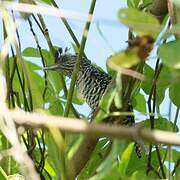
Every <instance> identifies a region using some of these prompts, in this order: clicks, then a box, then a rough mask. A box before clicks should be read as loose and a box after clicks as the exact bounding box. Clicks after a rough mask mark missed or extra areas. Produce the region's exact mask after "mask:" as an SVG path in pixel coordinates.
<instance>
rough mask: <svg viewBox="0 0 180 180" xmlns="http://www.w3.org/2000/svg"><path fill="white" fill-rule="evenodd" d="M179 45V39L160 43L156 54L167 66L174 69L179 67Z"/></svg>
mask: <svg viewBox="0 0 180 180" xmlns="http://www.w3.org/2000/svg"><path fill="white" fill-rule="evenodd" d="M179 47H180V40H179V39H178V40H175V41H171V42H168V43H166V44H163V45H160V46H159V48H158V56H159V57H160V58H161V59H162V61H163V62H164V64H165V65H167V66H168V67H170V68H174V69H180V51H179Z"/></svg>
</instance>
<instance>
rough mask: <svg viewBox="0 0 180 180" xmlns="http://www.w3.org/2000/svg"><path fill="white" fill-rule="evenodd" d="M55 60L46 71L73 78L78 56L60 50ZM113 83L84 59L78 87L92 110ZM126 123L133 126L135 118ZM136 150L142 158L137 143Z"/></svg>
mask: <svg viewBox="0 0 180 180" xmlns="http://www.w3.org/2000/svg"><path fill="white" fill-rule="evenodd" d="M55 60H56V63H55V64H52V65H49V66H47V67H45V68H44V70H55V71H58V72H60V73H62V74H63V75H65V76H68V77H69V78H71V75H72V72H73V69H74V66H75V63H76V60H77V55H72V54H70V53H68V52H66V51H65V53H63V52H62V49H61V48H60V49H59V50H58V51H57V53H56V59H55ZM111 81H112V77H111V76H110V75H109V74H107V73H106V72H104V71H103V70H101V69H100V68H98V67H95V66H94V65H93V64H92V63H91V61H90V60H88V59H87V58H85V57H83V59H82V63H81V65H80V70H79V72H78V75H77V80H76V86H77V88H78V89H79V92H80V94H81V95H82V96H83V97H84V99H85V101H86V102H87V104H88V105H89V106H90V107H91V109H92V110H95V109H96V108H97V106H98V103H99V101H100V98H101V97H102V96H103V94H104V92H105V90H106V89H107V87H108V85H109V84H110V82H111ZM129 107H130V111H132V108H131V105H130V106H129ZM124 122H125V124H126V125H127V124H133V123H134V118H128V117H127V118H126V119H125V121H124ZM135 150H136V153H137V155H138V157H141V152H140V146H139V145H138V144H137V143H135Z"/></svg>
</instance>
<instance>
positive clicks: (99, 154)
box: [78, 139, 110, 180]
mask: <svg viewBox="0 0 180 180" xmlns="http://www.w3.org/2000/svg"><path fill="white" fill-rule="evenodd" d="M108 141H109V140H108V139H101V140H99V142H98V143H97V145H96V147H95V149H94V151H93V153H92V155H91V158H90V159H89V161H88V162H87V164H86V166H85V167H84V168H83V170H82V171H81V173H80V175H79V176H78V179H79V180H81V179H82V180H83V179H88V178H90V177H91V176H92V175H93V174H94V173H95V172H96V169H97V167H98V166H99V165H100V163H102V161H103V160H104V156H105V155H106V153H107V150H108V149H109V146H110V144H108V145H106V144H107V143H108Z"/></svg>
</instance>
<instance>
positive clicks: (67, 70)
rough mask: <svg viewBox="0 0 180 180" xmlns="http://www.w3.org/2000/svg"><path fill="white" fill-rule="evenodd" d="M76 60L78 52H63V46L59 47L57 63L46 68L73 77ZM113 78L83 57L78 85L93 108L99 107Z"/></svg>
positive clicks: (56, 57)
mask: <svg viewBox="0 0 180 180" xmlns="http://www.w3.org/2000/svg"><path fill="white" fill-rule="evenodd" d="M76 60H77V54H76V55H73V54H70V53H68V52H67V50H65V52H64V53H63V50H62V48H59V49H58V50H57V52H56V54H55V64H52V65H48V66H46V67H45V68H44V70H46V71H47V70H54V71H58V72H60V73H62V74H63V75H65V76H67V77H69V78H71V76H72V72H73V69H74V66H75V63H76ZM111 80H112V77H111V75H109V74H108V73H106V72H104V71H103V70H102V69H100V68H98V67H97V66H95V65H93V64H92V63H91V61H90V60H89V59H87V58H85V57H83V58H82V63H81V65H80V70H79V72H78V75H77V80H76V86H77V88H78V90H79V93H80V94H81V95H82V97H83V98H84V99H85V101H86V103H87V104H88V105H89V106H90V108H91V109H92V110H95V109H96V108H97V106H98V104H99V101H100V98H101V97H102V95H103V94H104V92H105V90H106V89H107V87H108V85H109V84H110V82H111Z"/></svg>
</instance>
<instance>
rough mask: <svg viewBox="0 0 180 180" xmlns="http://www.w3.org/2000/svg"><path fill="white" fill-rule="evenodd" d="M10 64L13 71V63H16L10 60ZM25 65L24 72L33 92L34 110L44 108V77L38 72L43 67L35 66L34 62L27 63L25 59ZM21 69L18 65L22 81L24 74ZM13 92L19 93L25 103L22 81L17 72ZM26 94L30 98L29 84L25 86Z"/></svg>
mask: <svg viewBox="0 0 180 180" xmlns="http://www.w3.org/2000/svg"><path fill="white" fill-rule="evenodd" d="M9 62H10V68H11V69H12V68H13V63H14V62H13V58H10V61H9ZM23 64H24V67H23V68H24V69H23V72H25V73H26V75H27V77H28V79H29V83H30V90H31V94H32V101H33V107H34V108H42V105H43V100H42V94H43V90H44V79H43V78H42V76H40V75H39V74H38V73H37V72H36V71H37V70H40V69H41V67H39V66H38V65H36V64H33V63H32V62H30V61H27V60H25V59H23ZM21 67H22V66H20V65H19V64H18V68H19V72H20V77H21V80H22V79H23V77H22V75H21V72H22V69H21ZM13 90H14V91H15V92H18V94H19V97H20V99H21V102H23V93H22V90H21V87H20V81H19V78H18V74H17V71H15V74H14V78H13ZM25 93H26V95H27V96H28V98H29V97H30V96H29V91H28V88H27V82H26V86H25Z"/></svg>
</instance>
